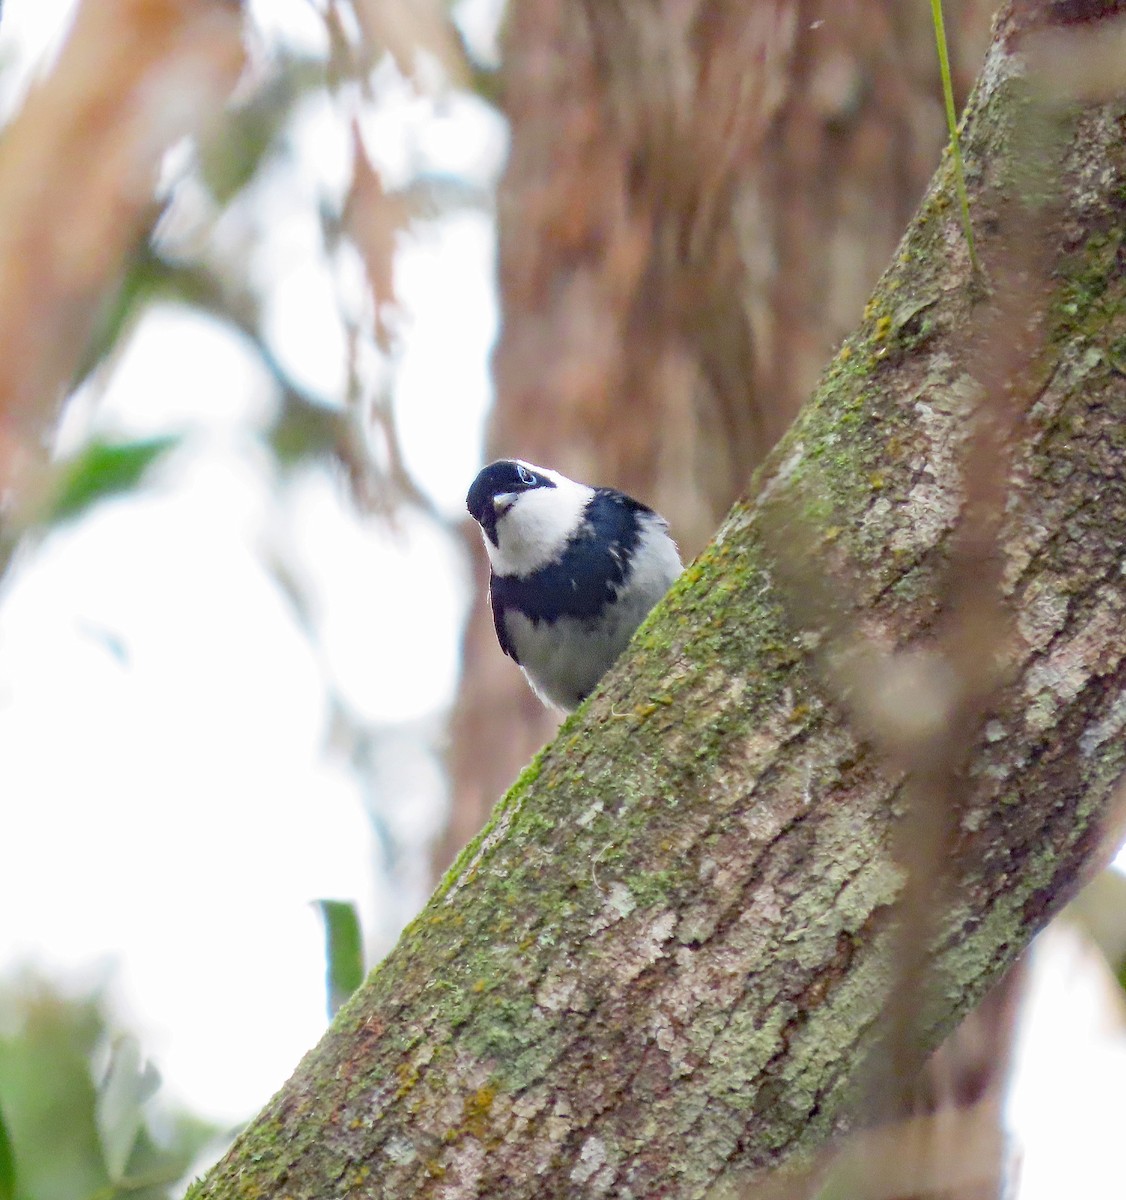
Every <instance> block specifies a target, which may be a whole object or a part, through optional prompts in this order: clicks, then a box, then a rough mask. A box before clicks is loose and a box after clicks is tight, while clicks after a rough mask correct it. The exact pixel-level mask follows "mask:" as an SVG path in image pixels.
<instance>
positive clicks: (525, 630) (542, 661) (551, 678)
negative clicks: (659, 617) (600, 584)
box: [506, 599, 652, 709]
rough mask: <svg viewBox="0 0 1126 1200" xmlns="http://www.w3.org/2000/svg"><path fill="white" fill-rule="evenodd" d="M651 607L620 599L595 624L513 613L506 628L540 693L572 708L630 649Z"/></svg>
mask: <svg viewBox="0 0 1126 1200" xmlns="http://www.w3.org/2000/svg"><path fill="white" fill-rule="evenodd" d="M651 606H652V605H651V604H649V605H646V606H644V607H643V606H641V605H638V604H636V603H632V604H631V603H629V601H628V600H626V599H622V600H619V601H618V602H617V603H616V604H613V605H611V606H610V607H609V608H608V609H607V610H606V612H605V613H604V614H603V615H602V616H601V617H598V618H597V619H595V620H593V621H582V620H577V619H576V618H574V617H559V618H558V619H557V620H555V621H538V622H536V621H530V620H529V619H528V618H527V617H525V616H524V615H523V614H522V613H519V612H515V611H510V612H509V613H508V614H507V619H506V626H507V629H508V636H509V638H510V639H511V641H512V644H513V646H514V647H515V649H516V653H517V655H518V656H519V659H520V665H521V667H523V669H524V674H525V675H526V676H527V677H528V682H529V683H530V684H531V685H532V688H533V689H534V690H535V692H536V694H537V695H538V696H539V697H540V698H541V699H542V700H545V701H546V702H547V703H549V704H555V705H558V706H559V707H560V708H565V709H573V708H576V707H577V706H578V705H579V703H580V701H581V700H582V699H583V697H584V696H586V695H587V694H588V693H589V692H590V691H592V690H593V688H594V685H595V684H596V683H597V682H598V681H599V679H601V678H602V676H603V675H604V674H605V672H606V671H607V669H608V668H609V667H610V666H611V665H612V664H613V662H614V660H615V659H616V658H617V657H618V656H619V655H620V654H621V653H622V651H623V650H624V649H625V648H626V646H627V644H628V643H629V639H630V636H631V635H632V633H633V631H634V630H635V629H636V628H637V626H638V625H639V624H640V623H641V621H642V620H643V619H644V617H645V615H646V613H647V612H648V611H649V608H650V607H651ZM639 610H640V611H639Z"/></svg>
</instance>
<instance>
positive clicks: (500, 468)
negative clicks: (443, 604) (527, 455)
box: [465, 458, 594, 575]
mask: <svg viewBox="0 0 1126 1200" xmlns="http://www.w3.org/2000/svg"><path fill="white" fill-rule="evenodd" d="M593 497H594V489H593V488H589V487H586V486H585V485H584V484H581V483H575V481H574V480H572V479H568V478H567V477H566V476H565V475H560V474H559V472H558V471H550V470H548V469H547V468H546V467H537V466H534V465H533V464H532V463H527V462H522V461H521V460H520V459H515V458H502V459H500V460H498V461H497V462H494V463H490V464H489V465H488V466H487V467H484V468H483V469H482V470H481V471H480V473H479V474H478V476H477V478H476V479H474V481H473V485H472V487H470V489H469V494H468V495H467V496H466V498H465V505H466V507H467V508H468V509H469V513H470V515H471V516H472V517H473V519H474V520H475V521H476V522H477V524H478V525H480V526H481V532H482V534H483V535H484V538H485V549H486V550H488V552H489V560H490V562H491V563H492V566H493V570H494V571H495V572H496V573H497V574H498V575H529V574H531V573H532V572H533V571H538V570H539V569H540V568H541V567H545V566H548V565H549V564H551V563H553V562H556V561H557V560H558V559H559V558H560V557H561V556H562V554H563V552H564V550H565V549H566V547H567V543H568V542H569V541H571V539H572V538H573V537H574V536H575V535H576V534H577V533H578V532H579V529H580V528H581V527H582V524H583V521H584V520H585V513H586V508H587V505H588V504H589V503H590V501H591V499H592V498H593Z"/></svg>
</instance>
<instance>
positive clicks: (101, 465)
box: [40, 437, 180, 525]
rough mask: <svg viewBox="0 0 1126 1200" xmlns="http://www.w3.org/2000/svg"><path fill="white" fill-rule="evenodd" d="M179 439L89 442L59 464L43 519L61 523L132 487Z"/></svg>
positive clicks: (55, 523)
mask: <svg viewBox="0 0 1126 1200" xmlns="http://www.w3.org/2000/svg"><path fill="white" fill-rule="evenodd" d="M179 440H180V439H179V438H175V437H157V438H144V439H142V440H140V441H135V442H106V441H101V440H100V439H95V440H93V441H91V442H88V443H87V444H86V445H85V446H83V447H82V449H81V450H80V451H79V452H78V453H77V454H76V455H74V456H73V457H72V458H70V459H66V460H64V461H63V462H61V463H59V464H57V475H56V480H55V486H54V488H52V489H51V493H50V495H49V497H48V502H47V507H46V509H45V510H44V511H43V512H42V513H41V514H40V521H41V522H42V523H43V524H46V525H59V524H62V523H63V522H64V521H71V520H73V519H74V518H75V517H79V516H81V515H82V514H83V513H84V512H85V511H86V510H87V509H88V508H90V506H91V505H93V504H96V503H97V502H98V501H99V500H105V499H108V498H110V497H111V496H116V495H119V494H121V493H122V492H128V491H131V490H132V489H133V488H135V487H136V486H137V485H138V484H139V483H140V482H141V479H142V478H143V477H144V475H145V473H146V472H147V471H148V469H149V468H150V467H151V466H152V465H153V463H155V462H156V461H157V460H158V459H160V458H162V457H163V456H164V455H165V454H167V453H168V451H169V450H171V449H172V448H173V447H174V446H177V445H178V444H179Z"/></svg>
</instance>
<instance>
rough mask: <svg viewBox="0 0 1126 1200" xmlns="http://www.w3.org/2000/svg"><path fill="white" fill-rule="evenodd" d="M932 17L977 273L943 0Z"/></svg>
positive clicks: (952, 147)
mask: <svg viewBox="0 0 1126 1200" xmlns="http://www.w3.org/2000/svg"><path fill="white" fill-rule="evenodd" d="M931 17H932V19H933V20H934V39H935V42H936V43H937V44H938V66H939V70H940V71H941V73H942V97H943V99H944V100H945V101H946V124H947V127H948V128H949V130H950V150H951V153H952V154H953V156H954V180H955V185H956V187H957V190H958V203H959V205H960V206H961V209H962V228H963V229H964V230H965V231H966V248H967V249H968V250H969V252H970V266H971V267H972V268H973V272H974V274H975V275H977V274H979V273H980V272H981V263H979V262H978V258H977V249H976V248H975V246H974V231H973V226H972V225H971V224H970V198H969V196H968V195H967V194H966V177H965V174H964V173H963V171H962V144H961V142H960V141H959V140H958V116H957V113H955V111H954V85H953V82H952V81H951V78H950V54H949V52H948V50H947V47H946V23H945V22H944V21H943V19H942V0H931Z"/></svg>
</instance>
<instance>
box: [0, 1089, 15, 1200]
mask: <svg viewBox="0 0 1126 1200" xmlns="http://www.w3.org/2000/svg"><path fill="white" fill-rule="evenodd" d="M15 1194H16V1156H15V1154H14V1153H13V1152H12V1141H11V1138H9V1137H8V1127H7V1125H5V1124H4V1113H3V1111H0V1200H14V1197H15Z"/></svg>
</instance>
